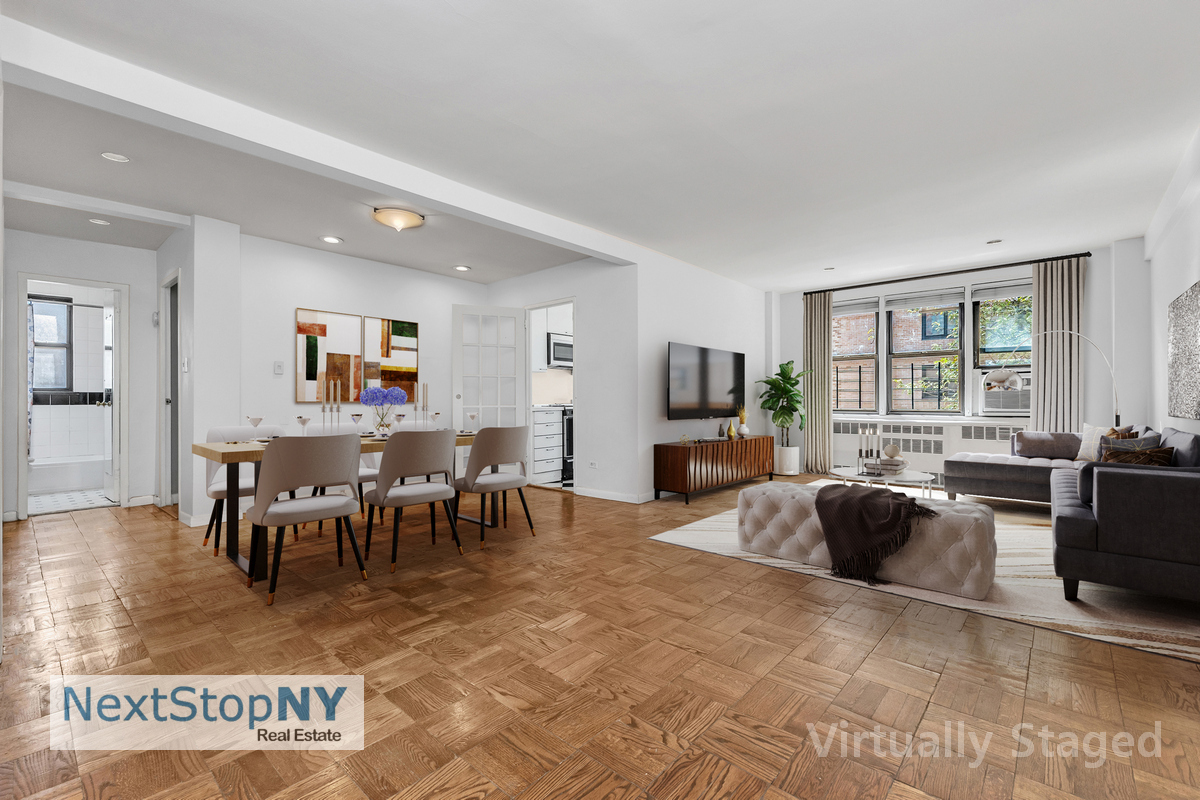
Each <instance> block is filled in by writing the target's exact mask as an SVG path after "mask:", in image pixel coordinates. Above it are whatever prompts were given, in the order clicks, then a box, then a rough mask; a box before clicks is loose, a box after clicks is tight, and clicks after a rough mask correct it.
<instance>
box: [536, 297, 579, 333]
mask: <svg viewBox="0 0 1200 800" xmlns="http://www.w3.org/2000/svg"><path fill="white" fill-rule="evenodd" d="M546 330H547V331H548V332H550V333H565V334H566V335H568V336H574V335H575V304H574V303H564V304H563V305H561V306H550V307H549V308H547V309H546ZM543 338H544V337H543Z"/></svg>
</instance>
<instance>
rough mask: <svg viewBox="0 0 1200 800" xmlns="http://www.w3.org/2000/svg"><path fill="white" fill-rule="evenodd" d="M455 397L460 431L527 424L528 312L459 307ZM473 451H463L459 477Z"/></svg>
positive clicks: (455, 335) (455, 319) (454, 344)
mask: <svg viewBox="0 0 1200 800" xmlns="http://www.w3.org/2000/svg"><path fill="white" fill-rule="evenodd" d="M452 324H453V326H454V330H453V334H452V336H451V342H452V355H451V362H452V363H451V373H452V384H453V385H452V387H451V388H452V395H451V396H452V398H453V419H454V427H455V428H456V429H457V430H473V431H477V430H479V429H480V428H492V427H496V426H501V427H512V426H514V425H525V424H526V422H527V420H526V416H527V409H528V408H529V399H528V397H527V396H526V387H527V384H528V377H529V376H528V365H527V363H526V357H527V352H526V351H527V347H526V341H525V309H523V308H501V307H498V306H454V312H453V323H452ZM467 450H468V448H459V453H460V458H462V459H464V460H462V461H460V463H459V465H458V469H459V471H458V474H459V475H461V474H463V473H462V469H463V467H464V466H465V464H466V461H465V457H466V453H467Z"/></svg>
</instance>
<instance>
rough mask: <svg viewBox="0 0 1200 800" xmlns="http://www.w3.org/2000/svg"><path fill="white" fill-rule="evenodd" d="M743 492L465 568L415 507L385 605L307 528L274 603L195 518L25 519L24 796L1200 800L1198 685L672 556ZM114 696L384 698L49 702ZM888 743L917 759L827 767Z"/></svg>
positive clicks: (938, 612)
mask: <svg viewBox="0 0 1200 800" xmlns="http://www.w3.org/2000/svg"><path fill="white" fill-rule="evenodd" d="M801 480H804V479H803V478H801ZM736 494H737V488H731V489H726V490H721V491H717V492H711V493H708V494H703V495H698V496H697V497H696V498H695V501H694V502H693V503H692V504H691V505H690V506H685V505H684V504H683V502H682V499H681V498H668V499H666V500H663V501H659V502H655V503H649V504H646V505H642V506H632V505H626V504H620V503H613V502H606V501H602V500H595V499H589V498H582V497H574V496H572V495H570V494H564V493H559V492H547V491H531V492H529V498H530V505H531V507H532V511H533V514H534V519H535V522H536V523H537V530H538V536H537V538H532V537H530V536H529V533H528V529H527V527H526V526H525V523H524V521H523V520H521V519H520V517H519V515H515V516H513V517H510V527H509V528H508V529H507V530H498V531H489V533H488V547H487V549H486V550H484V551H480V550H478V549H475V547H474V545H473V541H474V538H475V536H474V534H473V531H472V530H471V529H470V527H469V526H464V530H463V534H464V543H465V544H468V545H469V546H468V548H467V552H466V555H464V556H460V555H459V554H458V552H457V550H456V549H455V548H454V547H453V545H452V543H451V540H450V537H449V535H448V533H449V532H448V531H444V530H443V531H441V532H442V535H441V536H439V537H438V543H437V545H436V546H433V545H431V544H430V541H429V536H428V528H427V525H428V520H427V519H426V517H425V516H424V514H421V513H415V512H410V514H409V515H406V518H405V521H404V523H403V526H402V529H401V530H402V534H401V540H402V543H401V550H400V565H399V568H398V569H397V571H396V572H395V573H394V574H390V573H389V572H388V562H389V560H390V559H389V558H388V556H389V555H390V548H389V547H386V546H385V545H384V542H381V541H380V540H379V539H377V540H376V548H375V549H374V553H373V555H374V557H373V558H372V559H371V560H370V561H369V562H368V573H369V575H370V579H369V580H368V581H367V582H365V583H364V582H363V581H361V580H359V579H358V575H357V573H356V571H355V570H354V569H353V568H352V567H351V566H346V567H343V568H338V566H337V560H336V555H335V546H334V540H333V537H332V536H329V535H326V536H325V537H323V538H317V537H316V536H315V532H313V531H311V530H309V531H304V532H302V533H301V538H300V541H298V542H294V543H293V542H291V541H289V542H288V543H287V547H286V552H285V554H284V557H283V571H282V575H281V578H280V585H279V589H278V593H277V595H276V598H275V605H274V606H271V607H268V606H267V605H266V597H265V593H266V585H265V582H260V583H259V584H258V585H256V586H255V587H254V588H253V589H246V588H245V583H244V581H243V580H242V579H241V578H240V574H239V573H238V572H236V570H235V569H234V568H233V567H232V566H231V565H230V564H229V563H228V562H227V561H226V560H225V559H224V558H213V557H212V555H211V551H210V550H207V549H206V548H202V547H201V545H200V540H201V538H202V536H203V533H202V531H200V530H198V529H187V528H184V527H182V526H181V525H180V524H179V523H178V522H177V521H176V520H175V519H174V518H173V517H172V516H171V513H170V510H161V509H155V508H152V507H145V508H135V509H99V510H90V511H84V512H79V513H74V514H69V515H58V516H46V517H38V518H35V519H33V520H32V521H28V522H23V523H19V524H14V523H8V524H5V525H4V611H5V619H4V630H5V639H4V646H5V649H6V654H5V659H4V663H3V665H2V666H0V798H38V800H51V799H52V798H53V800H68V799H74V798H97V799H99V798H103V800H145V799H146V798H183V799H185V800H193V799H194V800H207V798H258V799H260V800H266V798H278V799H279V800H316V799H317V798H354V799H355V800H362V799H363V798H369V800H384V798H403V799H405V800H407V799H408V798H435V799H442V798H504V797H520V798H526V799H536V800H544V799H548V798H613V799H614V800H615V799H616V798H656V800H684V799H685V798H687V799H689V800H690V799H692V798H696V799H700V798H734V799H740V798H746V800H752V799H754V798H763V799H764V800H789V799H790V798H803V799H804V800H819V799H820V798H831V799H832V798H856V800H884V799H885V798H887V799H888V800H926V799H927V798H942V799H943V800H959V799H960V798H970V799H971V800H989V799H990V798H1009V797H1011V798H1021V799H1024V798H1053V799H1055V800H1058V799H1061V798H1073V797H1077V798H1086V799H1087V800H1100V798H1105V800H1109V799H1111V800H1124V799H1125V798H1140V800H1146V798H1183V797H1200V669H1198V668H1197V666H1196V665H1195V664H1191V663H1186V662H1182V661H1175V660H1171V659H1169V658H1165V657H1161V656H1155V655H1150V654H1146V653H1143V652H1139V651H1134V650H1127V649H1123V648H1120V647H1115V646H1110V645H1107V644H1104V643H1100V642H1096V641H1089V640H1084V639H1077V638H1073V637H1071V636H1067V635H1064V634H1061V633H1054V632H1049V631H1045V630H1037V629H1034V628H1030V627H1026V626H1023V625H1019V624H1015V623H1011V622H1006V621H1002V620H997V619H992V618H988V617H983V616H980V615H977V614H972V613H966V612H963V611H958V610H955V609H953V608H948V607H942V606H935V605H931V604H927V603H922V602H918V601H912V600H908V599H906V598H901V597H896V596H892V595H887V594H882V593H880V592H876V591H873V590H871V589H868V588H855V587H853V586H847V585H845V584H841V583H836V582H832V581H826V580H822V579H820V578H812V577H807V576H803V575H798V574H795V573H791V572H784V571H780V570H773V569H770V568H768V567H762V566H758V565H754V564H749V563H746V562H742V561H736V560H731V559H725V558H722V557H719V556H714V555H711V554H707V553H702V552H699V551H696V550H688V549H684V548H679V547H674V546H671V545H668V544H662V543H658V542H650V541H647V537H649V536H651V535H654V534H656V533H659V532H661V531H663V530H667V529H669V528H674V527H677V526H679V525H682V524H685V523H688V522H691V521H694V520H697V519H700V518H703V517H706V516H709V515H711V514H715V513H718V512H720V511H724V510H727V509H729V508H731V507H733V506H734V505H735V504H736ZM356 525H357V521H356ZM390 528H391V518H390V515H389V518H388V520H387V522H386V523H385V525H384V528H383V530H384V531H387V532H388V533H390ZM360 532H361V531H360ZM248 538H249V537H248V535H243V538H242V541H243V542H246V541H247V540H248ZM288 538H289V540H290V538H291V537H288ZM386 538H387V535H386V534H385V537H384V541H386ZM947 599H948V601H950V602H952V598H947ZM102 672H113V673H195V674H203V673H245V672H262V673H281V672H282V673H296V674H303V673H332V674H346V673H361V674H362V675H363V676H364V677H365V680H366V684H367V687H368V688H367V698H368V704H367V747H366V749H364V750H362V751H359V752H318V753H298V752H290V751H256V752H140V753H130V752H91V751H89V752H75V751H73V750H70V749H67V748H66V745H67V744H68V742H67V741H65V740H64V738H63V737H64V734H63V732H62V727H61V723H60V722H59V721H58V717H59V715H56V714H55V713H54V709H55V707H56V703H57V700H56V698H55V697H52V696H51V693H50V690H49V685H48V678H49V677H50V676H53V675H57V674H62V673H91V674H95V673H102ZM60 713H61V712H60ZM1022 722H1024V723H1029V724H1031V725H1033V726H1034V727H1035V728H1038V729H1040V728H1041V727H1042V726H1043V725H1045V726H1049V728H1050V730H1051V731H1052V732H1055V733H1061V732H1066V731H1071V732H1075V733H1076V734H1078V735H1080V736H1082V734H1084V733H1085V732H1089V731H1103V732H1108V733H1110V734H1111V733H1113V732H1117V731H1130V732H1133V733H1134V734H1141V733H1142V732H1145V731H1147V730H1152V729H1153V727H1154V725H1155V723H1156V722H1160V723H1161V726H1162V737H1163V740H1162V753H1161V755H1160V756H1158V757H1155V756H1149V757H1147V756H1142V755H1140V754H1138V753H1137V752H1136V751H1135V752H1134V753H1133V754H1132V755H1124V754H1121V753H1118V752H1117V748H1115V747H1111V748H1109V749H1110V750H1111V752H1109V753H1108V755H1107V758H1106V760H1105V762H1104V764H1103V766H1100V767H1096V768H1088V767H1086V766H1085V759H1083V758H1079V757H1071V756H1070V755H1068V754H1061V753H1057V752H1054V751H1052V752H1051V755H1045V754H1044V753H1042V752H1041V751H1038V752H1035V753H1034V754H1032V755H1030V756H1029V757H1025V758H1017V757H1016V756H1015V755H1014V754H1013V748H1014V742H1013V738H1012V735H1011V733H1010V731H1011V729H1012V727H1013V726H1014V725H1017V724H1020V723H1022ZM960 723H961V726H962V728H961V730H962V731H963V732H964V737H963V738H959V737H958V735H957V733H955V734H954V736H953V737H952V739H951V740H950V741H949V742H945V741H943V744H942V745H941V746H939V747H938V748H936V749H932V750H930V749H928V748H921V747H918V746H916V745H914V746H909V747H905V741H906V739H905V737H906V736H907V735H908V734H918V735H921V734H930V735H933V734H936V735H942V734H943V733H944V731H945V730H946V728H947V726H948V725H949V726H951V728H952V730H953V731H955V732H957V731H958V730H959V727H958V726H959V724H960ZM810 725H811V726H812V731H813V732H815V734H816V738H814V735H813V734H812V732H810ZM877 726H878V729H879V730H880V731H882V732H884V733H885V734H886V735H889V736H891V737H892V740H893V741H896V742H897V743H898V745H899V749H898V750H896V751H893V750H891V749H890V746H889V745H888V744H886V743H885V745H884V747H883V748H882V749H879V750H877V749H874V748H872V747H871V746H870V744H869V740H868V743H867V744H865V745H864V746H863V749H862V751H861V752H860V753H859V754H857V755H855V754H854V753H853V752H852V751H850V752H847V753H846V754H842V753H841V752H840V746H839V744H838V740H837V739H836V738H835V740H834V743H833V748H832V750H831V752H830V753H829V754H828V755H827V756H826V757H820V755H819V749H818V746H817V745H818V743H819V742H822V741H824V740H825V737H827V736H828V735H830V734H831V733H832V734H833V735H834V736H835V737H837V736H840V735H841V734H842V733H845V734H846V735H847V736H853V735H854V734H855V733H863V732H870V731H873V730H875V729H876V727H877ZM988 733H991V734H993V736H994V741H995V743H994V744H993V745H992V746H991V747H990V748H989V749H988V750H987V752H986V754H985V755H984V757H982V758H980V760H979V763H978V764H977V766H975V767H974V768H972V767H971V766H970V764H971V762H972V761H974V751H973V750H972V749H971V747H970V744H969V742H970V739H969V738H966V735H971V734H973V735H975V736H976V737H980V738H982V737H983V736H985V735H986V734H988ZM918 741H920V740H918ZM1035 741H1038V740H1035Z"/></svg>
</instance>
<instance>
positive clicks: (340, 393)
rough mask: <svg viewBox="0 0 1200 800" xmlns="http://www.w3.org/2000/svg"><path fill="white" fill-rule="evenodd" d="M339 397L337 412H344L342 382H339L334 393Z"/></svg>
mask: <svg viewBox="0 0 1200 800" xmlns="http://www.w3.org/2000/svg"><path fill="white" fill-rule="evenodd" d="M334 397H336V398H337V412H338V413H339V414H340V413H342V382H341V381H340V380H339V381H338V382H337V393H336V394H335V395H334Z"/></svg>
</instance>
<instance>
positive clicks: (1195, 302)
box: [1167, 283, 1200, 419]
mask: <svg viewBox="0 0 1200 800" xmlns="http://www.w3.org/2000/svg"><path fill="white" fill-rule="evenodd" d="M1167 413H1168V414H1169V415H1170V416H1172V417H1181V418H1183V419H1200V283H1194V284H1192V288H1190V289H1188V290H1187V291H1186V292H1184V293H1183V294H1181V295H1179V297H1176V298H1175V299H1174V300H1172V301H1171V305H1170V307H1169V309H1168V312H1167Z"/></svg>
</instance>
